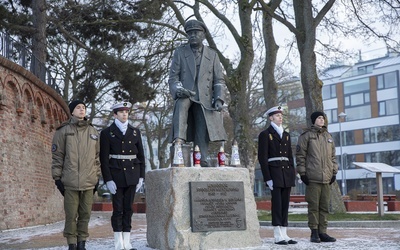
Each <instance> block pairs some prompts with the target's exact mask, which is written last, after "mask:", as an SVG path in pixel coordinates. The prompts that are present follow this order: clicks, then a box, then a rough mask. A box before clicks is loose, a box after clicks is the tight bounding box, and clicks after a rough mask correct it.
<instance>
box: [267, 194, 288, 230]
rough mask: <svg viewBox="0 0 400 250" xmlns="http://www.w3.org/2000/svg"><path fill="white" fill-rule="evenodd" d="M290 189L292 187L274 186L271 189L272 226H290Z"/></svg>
mask: <svg viewBox="0 0 400 250" xmlns="http://www.w3.org/2000/svg"><path fill="white" fill-rule="evenodd" d="M290 190H291V188H290V187H287V188H280V187H274V189H273V190H271V196H272V197H271V206H272V209H271V216H272V226H282V227H287V226H288V212H289V200H290Z"/></svg>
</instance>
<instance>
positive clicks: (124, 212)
mask: <svg viewBox="0 0 400 250" xmlns="http://www.w3.org/2000/svg"><path fill="white" fill-rule="evenodd" d="M135 193H136V185H134V186H128V187H117V193H116V194H114V195H113V197H112V204H113V213H112V216H111V226H112V228H113V231H114V232H130V231H131V228H132V225H131V223H132V214H133V210H132V204H133V200H134V198H135Z"/></svg>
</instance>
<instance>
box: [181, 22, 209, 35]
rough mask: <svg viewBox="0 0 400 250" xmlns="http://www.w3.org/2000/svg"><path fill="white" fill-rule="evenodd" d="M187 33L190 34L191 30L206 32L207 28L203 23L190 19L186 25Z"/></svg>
mask: <svg viewBox="0 0 400 250" xmlns="http://www.w3.org/2000/svg"><path fill="white" fill-rule="evenodd" d="M184 28H185V32H186V33H188V32H189V31H191V30H201V31H203V32H206V30H207V27H206V25H205V24H204V23H203V22H200V21H198V20H196V19H190V20H188V21H187V22H186V23H185V27H184Z"/></svg>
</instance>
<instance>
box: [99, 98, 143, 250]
mask: <svg viewBox="0 0 400 250" xmlns="http://www.w3.org/2000/svg"><path fill="white" fill-rule="evenodd" d="M131 107H132V104H131V103H129V102H121V103H117V104H115V105H114V106H113V107H112V110H113V112H114V118H115V120H114V122H113V123H112V124H111V125H110V126H109V127H107V128H105V129H104V130H102V131H101V134H100V162H101V172H102V174H103V179H104V182H105V183H106V185H107V188H108V189H109V191H110V193H111V194H112V195H113V196H112V204H113V213H112V216H111V225H112V228H113V231H114V243H115V249H116V250H121V249H133V248H132V245H131V243H130V231H131V221H132V220H131V218H132V214H133V210H132V203H133V200H134V197H135V192H136V191H137V190H139V188H140V187H141V186H142V185H143V179H144V177H145V158H144V152H143V145H142V138H141V134H140V131H139V129H137V128H135V127H133V126H131V125H130V124H129V122H128V117H129V112H130V109H131Z"/></svg>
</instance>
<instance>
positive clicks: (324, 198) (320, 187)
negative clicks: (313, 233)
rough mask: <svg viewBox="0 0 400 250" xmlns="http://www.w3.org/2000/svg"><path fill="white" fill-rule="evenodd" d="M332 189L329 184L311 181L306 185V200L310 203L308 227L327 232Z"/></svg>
mask: <svg viewBox="0 0 400 250" xmlns="http://www.w3.org/2000/svg"><path fill="white" fill-rule="evenodd" d="M330 193H331V189H330V186H329V184H321V183H313V182H310V184H308V185H307V186H306V195H305V198H306V201H307V203H308V227H309V228H310V229H318V231H319V233H326V229H327V227H328V215H329V199H330Z"/></svg>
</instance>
